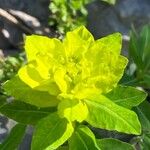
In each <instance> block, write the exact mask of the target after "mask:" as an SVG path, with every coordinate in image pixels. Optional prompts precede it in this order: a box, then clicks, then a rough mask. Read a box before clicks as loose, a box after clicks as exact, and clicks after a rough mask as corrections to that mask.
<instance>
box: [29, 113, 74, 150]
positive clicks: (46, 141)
mask: <svg viewBox="0 0 150 150" xmlns="http://www.w3.org/2000/svg"><path fill="white" fill-rule="evenodd" d="M73 130H74V129H73V127H72V124H71V123H70V122H68V121H67V119H65V118H63V119H61V118H59V116H58V115H57V114H55V113H54V114H51V115H49V116H47V117H45V118H43V119H41V120H40V121H39V123H38V124H37V126H36V128H35V132H34V135H33V140H32V148H31V149H32V150H45V149H46V150H55V149H56V148H58V147H59V146H60V145H62V144H63V143H64V142H65V141H67V140H68V138H70V136H71V135H72V133H73Z"/></svg>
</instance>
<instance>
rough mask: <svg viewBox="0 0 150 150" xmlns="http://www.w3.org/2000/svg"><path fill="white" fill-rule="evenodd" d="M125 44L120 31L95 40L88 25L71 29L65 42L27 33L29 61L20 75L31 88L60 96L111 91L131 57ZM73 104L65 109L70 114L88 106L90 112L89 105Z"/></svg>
mask: <svg viewBox="0 0 150 150" xmlns="http://www.w3.org/2000/svg"><path fill="white" fill-rule="evenodd" d="M121 44H122V43H121V35H120V34H119V33H115V34H112V35H109V36H107V37H104V38H101V39H99V40H96V41H95V40H94V38H93V36H92V35H91V33H90V32H89V31H88V30H87V29H86V28H85V27H84V26H81V27H79V28H77V29H75V30H74V31H72V32H68V33H67V35H66V38H65V39H64V40H63V41H62V42H61V41H59V40H58V39H55V38H48V37H44V36H38V35H32V36H27V37H26V41H25V50H26V54H27V61H28V63H27V64H26V65H25V66H24V67H22V68H21V69H20V70H19V72H18V75H19V77H20V79H21V80H22V81H23V82H24V83H26V84H27V85H28V86H30V87H31V88H33V89H35V90H39V91H47V92H49V94H50V95H54V96H56V97H58V98H59V99H60V100H62V99H68V98H70V99H71V100H72V99H75V100H82V99H86V98H88V96H90V95H94V94H103V93H107V92H109V91H111V90H112V89H113V88H114V87H115V86H116V85H117V83H118V81H119V80H120V78H121V77H122V75H123V71H124V68H125V67H126V64H127V59H126V58H125V57H123V56H121V55H120V49H121ZM67 104H69V103H68V102H67ZM61 106H63V105H61ZM71 107H72V108H70V109H68V108H66V109H67V110H63V112H64V113H66V114H67V117H68V114H69V112H70V111H72V109H75V110H79V109H80V108H84V109H85V114H86V107H85V106H84V105H82V103H80V102H79V104H77V106H75V107H74V106H71ZM63 108H64V107H63ZM64 109H65V108H64ZM61 110H62V107H61ZM72 118H73V119H72V120H74V117H72ZM83 118H84V117H83ZM79 120H80V119H79ZM81 120H82V118H81ZM81 120H80V121H81Z"/></svg>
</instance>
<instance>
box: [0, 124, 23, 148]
mask: <svg viewBox="0 0 150 150" xmlns="http://www.w3.org/2000/svg"><path fill="white" fill-rule="evenodd" d="M25 129H26V126H25V125H22V124H17V125H16V126H15V127H14V128H13V129H12V131H11V133H10V134H9V136H8V137H7V138H6V139H5V141H4V142H3V143H2V144H0V149H1V150H15V149H17V148H18V145H19V144H20V142H21V140H22V138H23V135H24V132H25Z"/></svg>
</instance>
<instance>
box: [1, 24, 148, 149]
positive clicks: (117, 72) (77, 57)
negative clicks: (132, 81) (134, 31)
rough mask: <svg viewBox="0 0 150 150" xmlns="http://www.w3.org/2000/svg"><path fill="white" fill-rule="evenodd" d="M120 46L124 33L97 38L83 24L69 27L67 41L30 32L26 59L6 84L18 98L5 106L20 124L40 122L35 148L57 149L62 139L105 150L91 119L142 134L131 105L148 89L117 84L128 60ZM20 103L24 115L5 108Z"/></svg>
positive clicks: (106, 126)
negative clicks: (70, 28)
mask: <svg viewBox="0 0 150 150" xmlns="http://www.w3.org/2000/svg"><path fill="white" fill-rule="evenodd" d="M120 49H121V35H120V34H119V33H115V34H112V35H109V36H107V37H104V38H102V39H99V40H96V41H95V40H94V38H93V36H92V35H91V34H90V32H89V31H88V30H87V29H86V28H85V27H83V26H81V27H79V28H77V29H75V30H74V31H72V32H68V33H67V35H66V38H65V39H64V40H63V41H62V42H61V41H59V40H58V39H55V38H48V37H44V36H37V35H32V36H27V37H26V40H25V50H26V55H27V64H26V65H25V66H23V67H22V68H21V69H20V70H19V72H18V74H17V75H16V76H15V77H14V78H13V79H11V80H9V81H7V82H6V83H5V84H4V86H3V87H4V89H5V91H6V92H7V93H8V94H9V95H12V96H14V97H15V99H17V100H18V101H17V100H15V101H14V103H13V104H12V105H11V106H5V105H4V106H3V107H2V108H1V109H0V111H1V112H2V113H3V114H5V115H7V116H9V117H11V118H13V119H14V120H16V121H18V122H20V123H24V124H32V125H35V131H34V134H33V140H32V146H31V149H32V150H54V149H57V148H59V147H60V146H61V145H63V144H64V145H65V146H66V148H68V149H70V150H87V149H88V150H100V149H104V148H103V145H102V143H103V142H102V141H99V140H96V138H95V136H94V134H93V133H92V131H91V130H90V128H88V126H86V125H87V123H88V124H89V125H91V126H93V127H96V128H102V129H107V130H116V131H118V132H123V133H127V134H135V135H139V134H140V133H141V125H140V123H139V120H138V117H137V115H136V113H135V112H133V111H132V110H131V108H132V107H134V106H137V105H139V104H140V103H141V102H142V101H143V100H144V99H145V97H146V94H145V93H144V92H143V91H138V90H137V89H135V88H132V87H125V86H121V85H119V86H118V85H117V83H118V81H119V80H120V78H121V77H122V75H123V71H124V68H125V67H126V64H127V59H126V58H125V57H124V56H121V55H120ZM19 101H20V102H19ZM23 102H25V103H26V104H25V103H23ZM29 104H30V105H29ZM28 105H29V106H28ZM33 105H34V106H33ZM16 106H17V109H21V108H22V109H24V111H26V110H27V112H28V113H26V114H25V113H22V112H21V111H20V113H22V117H24V118H23V119H21V118H19V117H18V114H19V113H17V115H13V114H12V113H10V112H7V111H6V110H8V107H9V108H13V107H16ZM19 106H20V107H19ZM4 107H5V108H4ZM45 107H46V108H45ZM9 110H10V109H9ZM29 110H30V111H31V113H29ZM35 112H37V113H35ZM33 114H34V115H33ZM66 141H68V144H67V143H66ZM109 141H111V140H108V142H109ZM116 142H117V141H116ZM104 143H107V140H106V141H104ZM125 146H128V148H129V149H133V148H132V146H130V145H125Z"/></svg>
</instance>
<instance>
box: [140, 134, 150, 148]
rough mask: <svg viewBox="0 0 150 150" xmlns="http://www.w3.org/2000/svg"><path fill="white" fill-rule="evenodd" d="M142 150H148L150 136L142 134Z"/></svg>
mask: <svg viewBox="0 0 150 150" xmlns="http://www.w3.org/2000/svg"><path fill="white" fill-rule="evenodd" d="M141 146H142V148H141V149H142V150H149V149H150V134H149V133H148V134H144V135H143V137H142V143H141Z"/></svg>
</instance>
